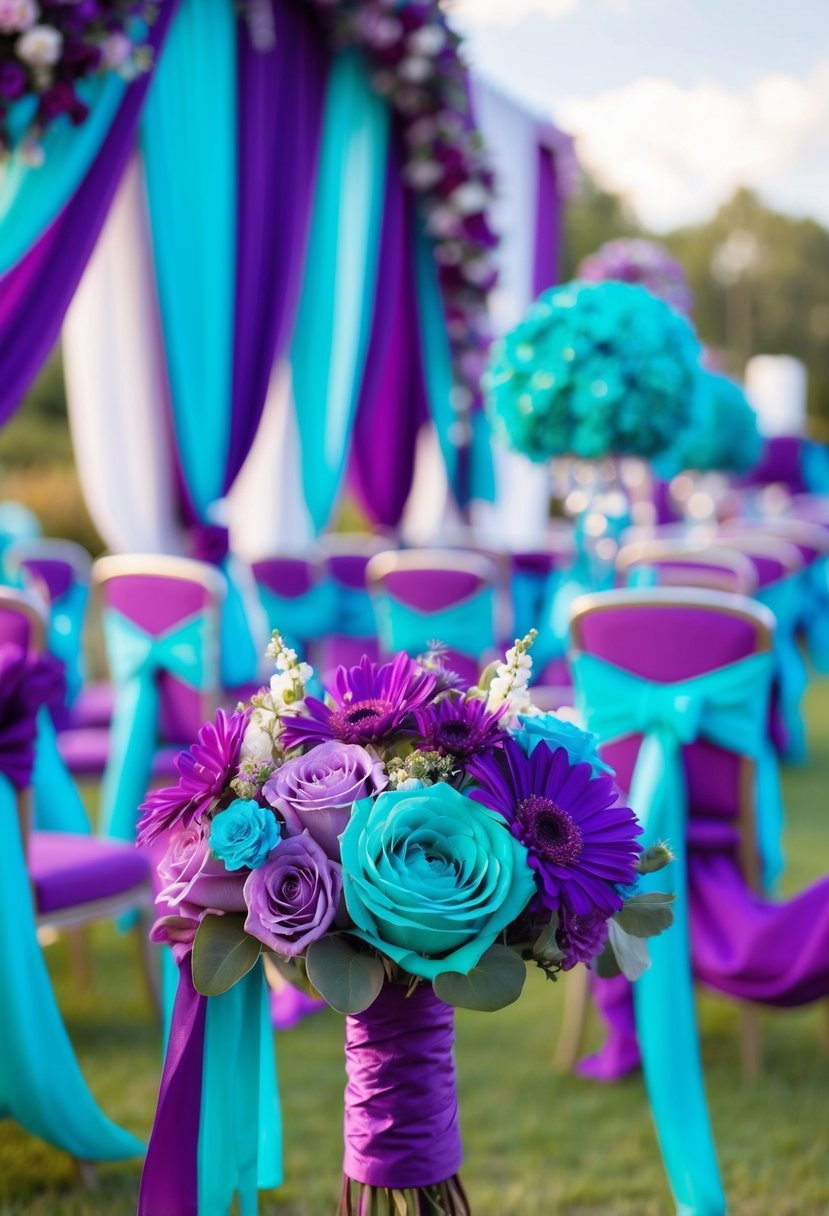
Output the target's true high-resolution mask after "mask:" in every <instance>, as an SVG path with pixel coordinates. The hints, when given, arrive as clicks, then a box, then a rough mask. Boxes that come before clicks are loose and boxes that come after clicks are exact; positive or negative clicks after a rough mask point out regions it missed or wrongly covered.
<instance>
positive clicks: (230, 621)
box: [219, 553, 268, 699]
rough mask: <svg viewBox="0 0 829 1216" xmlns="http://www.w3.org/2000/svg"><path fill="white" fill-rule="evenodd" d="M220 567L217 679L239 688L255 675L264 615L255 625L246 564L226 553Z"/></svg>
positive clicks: (256, 612)
mask: <svg viewBox="0 0 829 1216" xmlns="http://www.w3.org/2000/svg"><path fill="white" fill-rule="evenodd" d="M220 569H221V572H222V574H223V575H224V579H225V594H224V599H223V601H222V607H221V622H220V630H221V643H220V648H219V656H220V657H219V663H220V671H221V682H222V685H223V686H224V687H225V688H230V689H239V688H243V686H244V685H245V684H253V683H255V682H256V681H257V680H258V679H259V674H260V660H261V655H262V653H263V651H264V649H265V646H266V645H267V642H268V639H267V637H266V636H265V634H264V625H265V622H264V619H263V620H262V628H261V629H260V628H258V627H256V621H255V617H256V616H257V615H261V606H260V603H259V597H258V595H257V594H256V584H255V582H254V580H253V575H252V574H251V572H250V567H248V566H246V565H244V563H243V562H241V561H240V560H239V558H237V557H235V556H234V555H233V554H232V553H230V554H228V556H227V557H226V558H225V560H224V561H223V562H222V565H221V567H220ZM246 695H247V694H245V695H244V696H243V699H246Z"/></svg>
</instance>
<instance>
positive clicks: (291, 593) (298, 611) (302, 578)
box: [252, 555, 336, 661]
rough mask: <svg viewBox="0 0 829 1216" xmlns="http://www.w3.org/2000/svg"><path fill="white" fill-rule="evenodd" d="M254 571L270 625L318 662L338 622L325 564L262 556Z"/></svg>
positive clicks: (334, 597) (332, 591)
mask: <svg viewBox="0 0 829 1216" xmlns="http://www.w3.org/2000/svg"><path fill="white" fill-rule="evenodd" d="M252 570H253V577H254V579H255V580H256V586H257V589H258V591H259V598H260V600H261V602H262V607H263V609H264V611H265V614H266V616H267V619H268V628H269V629H270V630H271V631H273V630H274V629H278V630H279V632H280V633H281V634H282V636H283V637H284V638H285V640H286V641H287V642H288V644H289V645H290V646H292V647H293V648H294V649H295V650H296V651H297V653H298V654H299V655H301V656H302V657H303V658H309V657H310V658H311V660H312V661H315V657H316V649H317V647H318V646H319V645H320V644H321V643H322V641H323V639H324V638H325V637H326V636H327V634H328V633H329V632H330V631H331V630H332V629H333V627H334V621H335V611H336V591H335V589H334V585H333V583H332V582H331V581H330V580H329V579H328V578H327V571H326V568H325V565H324V564H323V563H321V562H319V561H315V560H313V559H311V558H305V557H292V556H289V555H283V556H274V557H268V558H261V559H260V560H259V561H255V562H253V564H252Z"/></svg>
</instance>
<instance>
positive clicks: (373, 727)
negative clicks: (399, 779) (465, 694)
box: [282, 652, 435, 748]
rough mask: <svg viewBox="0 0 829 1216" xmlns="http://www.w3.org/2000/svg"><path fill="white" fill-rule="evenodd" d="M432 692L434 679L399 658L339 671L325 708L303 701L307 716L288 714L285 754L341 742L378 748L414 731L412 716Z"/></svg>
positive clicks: (405, 657) (310, 700)
mask: <svg viewBox="0 0 829 1216" xmlns="http://www.w3.org/2000/svg"><path fill="white" fill-rule="evenodd" d="M434 692H435V677H434V676H433V675H432V674H430V673H429V672H425V671H423V669H422V668H421V667H418V665H417V663H415V661H414V660H413V659H410V658H409V656H408V655H407V654H403V653H402V652H401V653H400V654H398V655H395V657H394V659H392V661H391V662H390V663H383V664H377V663H372V662H371V660H370V659H367V658H365V657H363V659H362V660H361V662H360V664H359V666H358V667H339V668H338V669H337V674H336V676H335V677H334V688H333V690H332V691H331V699H332V700H333V701H334V708H333V709H331V708H329V706H328V705H326V704H325V703H324V702H323V701H318V700H317V698H316V697H307V698H306V701H305V709H306V713H305V714H303V715H300V714H286V715H285V717H284V718H283V719H282V721H283V724H284V733H283V736H282V738H283V742H284V746H285V747H286V748H291V747H303V746H305V745H306V744H312V745H313V744H316V743H323V742H325V740H327V739H340V740H342V742H343V743H376V742H378V741H379V740H381V739H387V738H389V736H391V735H393V734H395V733H396V732H398V731H401V730H406V729H409V728H410V727H412V726H413V722H414V720H413V717H412V715H413V712H414V710H416V709H420V707H421V706H423V705H425V704H426V703H427V702H428V701H429V700H430V698H431V697H432V696H434Z"/></svg>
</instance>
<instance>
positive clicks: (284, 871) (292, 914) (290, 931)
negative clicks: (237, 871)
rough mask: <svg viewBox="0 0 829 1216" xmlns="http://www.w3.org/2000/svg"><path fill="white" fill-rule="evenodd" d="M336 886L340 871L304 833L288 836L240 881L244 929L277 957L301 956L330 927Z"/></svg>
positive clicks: (339, 885)
mask: <svg viewBox="0 0 829 1216" xmlns="http://www.w3.org/2000/svg"><path fill="white" fill-rule="evenodd" d="M342 886H343V879H342V868H341V867H340V866H338V865H337V864H336V862H333V861H331V860H330V859H329V858H328V857H327V856H326V855H325V851H324V850H323V849H322V848H321V847H320V846H319V845H318V844H317V842H316V841H315V840H313V839H312V837H311V836H310V835H309V833H308V832H303V833H302V835H301V836H289V837H288V839H287V840H283V841H282V843H281V844H280V846H279V848H278V849H275V850H274V854H273V857H272V858H271V859H270V861H268V862H266V863H265V865H263V866H260V868H259V869H258V870H252V871H251V873H250V874H249V875H248V877H247V879H246V881H245V902H246V904H247V909H248V915H247V920H246V921H245V930H246V932H248V933H250V935H251V936H252V937H255V938H257V940H258V941H260V942H262V944H263V945H265V946H267V947H268V948H269V949H271V950H274V951H275V952H276V953H277V954H282V955H285V956H286V957H288V958H292V957H294V956H295V955H298V954H302V952H303V951H304V950H305V949H306V947H307V946H309V945H310V944H311V942H315V941H317V939H318V938H320V937H322V936H323V935H324V934H325V932H326V931H327V929H328V928H329V927H330V925H331V923H332V921H333V920H334V917H335V915H336V912H337V907H338V904H339V902H340V895H341V893H342Z"/></svg>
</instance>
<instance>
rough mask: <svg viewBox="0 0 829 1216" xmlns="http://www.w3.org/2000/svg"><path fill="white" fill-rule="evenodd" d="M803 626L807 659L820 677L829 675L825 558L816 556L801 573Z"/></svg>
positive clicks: (827, 561)
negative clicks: (803, 580)
mask: <svg viewBox="0 0 829 1216" xmlns="http://www.w3.org/2000/svg"><path fill="white" fill-rule="evenodd" d="M803 573H804V576H805V581H806V586H805V596H804V600H805V602H804V605H803V625H804V628H805V631H806V640H807V642H808V644H809V657H810V659H811V660H812V662H813V663H814V665H815V667H816V668H817V670H818V671H819V672H821V673H822V674H823V675H826V674H827V672H829V557H819V558H817V560H816V561H814V562H812V564H811V565H810V566H808V567H807V568H806V570H805V571H804V572H803Z"/></svg>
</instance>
